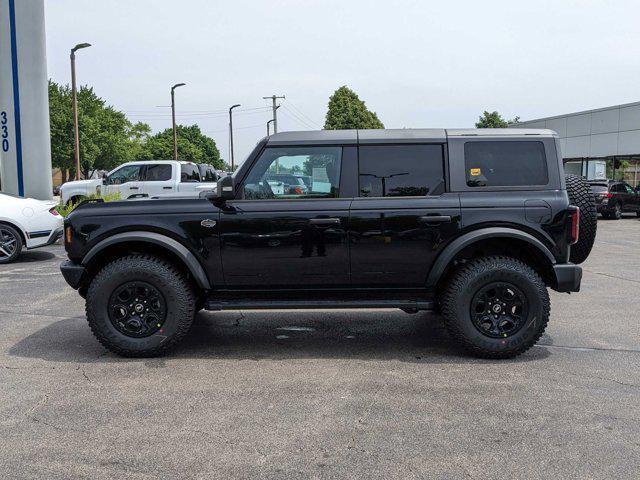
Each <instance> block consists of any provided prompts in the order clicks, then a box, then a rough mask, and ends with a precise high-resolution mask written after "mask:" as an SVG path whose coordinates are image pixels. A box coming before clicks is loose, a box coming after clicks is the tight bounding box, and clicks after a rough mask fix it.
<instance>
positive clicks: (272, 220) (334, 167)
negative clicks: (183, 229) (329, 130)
mask: <svg viewBox="0 0 640 480" xmlns="http://www.w3.org/2000/svg"><path fill="white" fill-rule="evenodd" d="M341 163H342V147H267V148H265V149H264V150H263V152H262V153H261V155H260V156H259V157H258V159H257V160H256V161H255V163H254V164H253V166H252V168H251V170H250V171H249V172H248V174H247V175H246V176H245V178H244V180H242V181H241V183H240V184H239V185H237V186H236V191H237V193H236V200H234V201H228V202H227V203H226V206H225V207H224V208H223V209H222V212H221V215H220V239H221V255H222V264H223V271H224V278H225V283H226V285H227V287H229V288H234V287H239V288H242V287H245V288H252V287H253V288H260V289H265V288H287V287H289V288H295V287H300V286H305V287H310V286H314V285H317V286H325V287H327V286H329V287H339V286H344V285H348V283H349V246H348V243H347V231H346V227H347V222H348V220H349V205H350V203H351V199H342V198H340V196H339V193H340V192H339V185H340V170H341ZM279 174H304V175H308V176H310V177H311V178H312V182H311V187H310V188H307V189H304V190H302V189H301V190H286V189H283V188H278V186H277V185H276V183H274V182H273V181H271V180H270V179H272V178H273V177H274V176H277V175H279Z"/></svg>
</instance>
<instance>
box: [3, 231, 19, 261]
mask: <svg viewBox="0 0 640 480" xmlns="http://www.w3.org/2000/svg"><path fill="white" fill-rule="evenodd" d="M21 251H22V237H21V236H20V234H19V233H18V231H17V230H16V229H15V228H13V227H11V226H9V225H5V224H0V263H11V262H13V261H14V260H15V259H16V258H18V256H19V255H20V252H21Z"/></svg>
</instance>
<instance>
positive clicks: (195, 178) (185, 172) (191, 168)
mask: <svg viewBox="0 0 640 480" xmlns="http://www.w3.org/2000/svg"><path fill="white" fill-rule="evenodd" d="M180 181H181V182H199V181H200V170H198V167H197V166H196V165H193V164H190V163H184V164H182V165H180Z"/></svg>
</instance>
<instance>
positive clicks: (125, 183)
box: [104, 165, 142, 200]
mask: <svg viewBox="0 0 640 480" xmlns="http://www.w3.org/2000/svg"><path fill="white" fill-rule="evenodd" d="M141 168H142V167H141V166H140V165H124V166H122V167H120V168H119V169H117V170H115V171H114V172H112V173H111V174H110V175H109V176H108V177H107V179H106V182H105V187H104V189H105V191H106V192H105V193H106V194H119V195H120V198H121V199H123V200H125V199H127V198H129V197H130V196H131V195H135V194H138V193H142V190H141V188H140V187H141V184H140V173H141V172H140V171H141Z"/></svg>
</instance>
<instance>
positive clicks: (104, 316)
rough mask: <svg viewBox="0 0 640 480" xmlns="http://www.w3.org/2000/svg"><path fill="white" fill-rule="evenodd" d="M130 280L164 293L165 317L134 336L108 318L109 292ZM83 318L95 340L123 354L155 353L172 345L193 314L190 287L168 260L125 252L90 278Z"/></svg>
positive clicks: (191, 289)
mask: <svg viewBox="0 0 640 480" xmlns="http://www.w3.org/2000/svg"><path fill="white" fill-rule="evenodd" d="M131 281H143V282H146V283H149V284H151V285H152V286H153V287H155V288H156V289H157V290H159V291H160V293H161V294H162V296H163V297H164V300H165V303H166V309H167V315H166V320H165V322H164V324H163V327H162V329H161V330H160V331H158V332H156V333H155V334H153V335H151V336H148V337H142V338H135V337H131V336H127V335H125V334H124V333H122V332H120V331H119V330H118V329H116V328H115V326H114V325H113V324H112V322H111V320H110V318H109V312H108V303H109V298H110V296H111V294H112V292H113V291H114V290H115V289H117V288H118V287H119V286H120V285H123V284H125V283H126V282H131ZM86 312H87V321H88V322H89V326H90V327H91V331H92V332H93V334H94V335H95V337H96V338H97V339H98V341H99V342H100V343H101V344H102V345H103V346H105V347H106V348H107V349H109V350H111V351H112V352H114V353H116V354H118V355H121V356H124V357H155V356H159V355H162V354H164V353H166V352H167V351H169V350H170V349H171V348H172V347H174V346H175V345H176V344H177V343H178V342H179V341H180V340H181V339H182V338H183V337H184V336H185V335H186V334H187V332H188V331H189V328H190V327H191V324H192V323H193V317H194V314H195V295H194V292H193V287H192V285H191V284H190V283H189V281H188V280H187V279H186V278H185V276H184V275H183V274H182V273H181V272H180V271H178V270H177V269H176V268H175V267H174V266H173V265H172V264H171V263H169V262H167V261H165V260H163V259H161V258H158V257H155V256H152V255H129V256H126V257H121V258H118V259H116V260H114V261H112V262H111V263H109V264H107V265H106V266H105V267H104V268H102V270H100V271H99V272H98V273H97V275H96V276H95V277H94V278H93V280H92V281H91V284H90V285H89V290H88V292H87V300H86Z"/></svg>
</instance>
